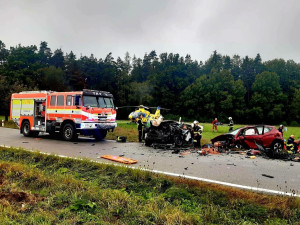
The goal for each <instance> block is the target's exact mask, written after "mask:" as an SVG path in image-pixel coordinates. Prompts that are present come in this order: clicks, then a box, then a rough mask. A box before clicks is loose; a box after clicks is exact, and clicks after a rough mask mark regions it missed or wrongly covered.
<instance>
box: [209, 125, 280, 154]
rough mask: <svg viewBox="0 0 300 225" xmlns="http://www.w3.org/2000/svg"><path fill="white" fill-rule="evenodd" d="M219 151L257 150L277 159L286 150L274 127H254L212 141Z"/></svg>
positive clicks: (232, 132) (220, 136)
mask: <svg viewBox="0 0 300 225" xmlns="http://www.w3.org/2000/svg"><path fill="white" fill-rule="evenodd" d="M211 142H212V143H213V144H214V146H216V147H217V148H218V150H219V151H220V150H225V151H226V150H229V149H233V148H237V149H255V150H259V151H260V152H263V153H265V154H266V155H268V156H269V157H272V158H276V157H278V155H280V154H281V153H282V151H283V149H284V140H283V138H282V135H281V133H280V132H279V131H278V130H277V129H276V127H274V126H269V125H254V126H246V127H242V128H238V129H236V130H234V131H231V132H229V133H226V134H222V135H219V136H217V137H215V138H213V139H212V140H211Z"/></svg>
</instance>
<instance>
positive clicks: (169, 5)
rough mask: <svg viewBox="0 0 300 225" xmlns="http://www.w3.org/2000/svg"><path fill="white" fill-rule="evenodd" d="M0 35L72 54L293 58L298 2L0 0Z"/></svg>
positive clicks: (13, 42)
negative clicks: (218, 54) (150, 52)
mask: <svg viewBox="0 0 300 225" xmlns="http://www.w3.org/2000/svg"><path fill="white" fill-rule="evenodd" d="M0 5H1V8H0V20H1V21H2V22H1V23H0V40H2V41H3V42H4V43H5V44H6V45H7V46H14V45H17V44H18V43H21V44H23V45H31V44H35V45H39V43H40V41H47V42H48V44H49V46H50V47H51V49H52V50H55V49H56V48H62V50H63V51H64V52H69V51H71V50H73V51H74V52H75V54H77V56H80V54H81V53H82V54H83V55H90V54H91V53H93V54H94V55H95V56H96V57H97V58H100V57H102V58H103V57H105V56H106V55H107V54H108V53H109V52H113V56H114V57H115V58H116V57H117V56H120V57H123V56H124V55H125V52H126V51H128V52H129V53H130V54H131V55H133V54H135V55H137V56H139V57H143V55H144V54H145V52H149V51H151V50H156V51H157V53H162V52H172V53H179V54H181V55H183V56H185V55H186V54H191V55H192V58H194V59H197V60H206V59H207V58H208V57H209V55H210V54H211V53H212V52H213V51H214V50H217V51H218V52H220V53H221V54H224V55H231V56H232V55H233V54H239V55H241V56H245V55H249V56H250V57H255V55H256V54H257V53H260V54H261V55H262V58H263V60H269V59H273V58H279V57H281V58H285V59H294V60H295V61H297V62H299V60H300V54H299V53H300V45H299V44H298V40H299V38H300V37H299V36H300V34H299V29H297V28H298V27H299V21H300V20H299V19H300V18H299V17H300V14H299V13H298V12H299V10H300V2H299V3H298V1H294V0H288V1H279V0H276V1H271V0H265V1H258V0H252V1H246V0H227V1H222V0H211V1H209V0H202V1H192V0H190V1H180V0H165V1H159V0H153V1H146V0H109V1H96V0H88V1H80V0H64V1H59V0H52V1H46V0H40V1H34V0H27V1H23V2H21V1H17V0H11V1H5V0H0Z"/></svg>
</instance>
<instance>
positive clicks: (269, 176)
mask: <svg viewBox="0 0 300 225" xmlns="http://www.w3.org/2000/svg"><path fill="white" fill-rule="evenodd" d="M262 176H263V177H268V178H274V177H273V176H271V175H267V174H264V173H263V174H262Z"/></svg>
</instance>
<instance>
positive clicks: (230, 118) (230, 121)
mask: <svg viewBox="0 0 300 225" xmlns="http://www.w3.org/2000/svg"><path fill="white" fill-rule="evenodd" d="M228 119H229V124H228V126H229V132H230V131H233V120H232V117H229V118H228Z"/></svg>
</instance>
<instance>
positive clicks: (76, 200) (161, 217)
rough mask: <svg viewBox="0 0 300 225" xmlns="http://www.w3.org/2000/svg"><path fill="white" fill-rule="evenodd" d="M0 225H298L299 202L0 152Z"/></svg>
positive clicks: (87, 163)
mask: <svg viewBox="0 0 300 225" xmlns="http://www.w3.org/2000/svg"><path fill="white" fill-rule="evenodd" d="M0 181H1V182H0V221H1V224H300V223H299V221H300V201H299V199H297V198H291V197H282V196H268V195H263V194H258V193H253V192H247V191H243V190H238V189H233V188H228V187H223V186H218V185H212V184H206V183H203V182H199V181H191V180H186V179H180V178H170V177H165V176H161V175H155V174H151V173H150V172H143V171H139V170H132V169H129V168H126V167H118V166H113V165H107V164H98V163H94V162H90V161H87V160H75V159H68V158H59V157H56V156H53V155H43V154H40V153H32V152H28V151H24V150H17V149H11V148H4V147H0Z"/></svg>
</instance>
